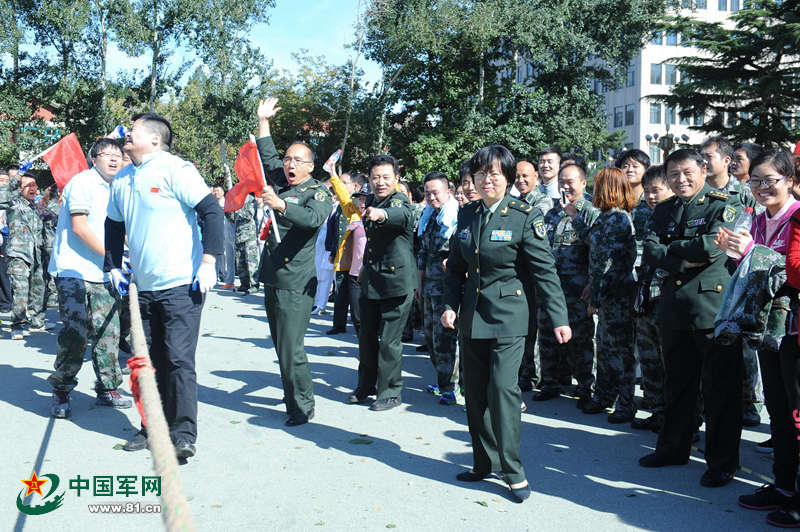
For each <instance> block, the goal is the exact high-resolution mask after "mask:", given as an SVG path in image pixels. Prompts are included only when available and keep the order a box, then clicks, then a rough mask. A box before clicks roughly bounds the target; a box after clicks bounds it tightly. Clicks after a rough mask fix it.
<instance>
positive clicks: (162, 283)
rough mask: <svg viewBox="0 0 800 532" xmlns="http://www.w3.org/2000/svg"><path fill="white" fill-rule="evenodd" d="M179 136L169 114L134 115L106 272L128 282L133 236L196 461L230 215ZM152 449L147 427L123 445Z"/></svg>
mask: <svg viewBox="0 0 800 532" xmlns="http://www.w3.org/2000/svg"><path fill="white" fill-rule="evenodd" d="M171 139H172V128H171V126H170V124H169V122H168V121H167V120H166V119H165V118H163V117H161V116H159V115H157V114H155V113H144V114H141V115H136V116H134V117H133V125H132V127H131V129H130V131H129V132H128V133H127V134H126V135H125V145H124V150H125V152H126V153H127V154H128V155H129V156H130V158H131V164H130V165H129V166H126V167H125V168H124V169H123V170H122V171H121V172H120V173H119V174H117V177H116V178H115V179H114V181H113V182H112V183H111V197H110V199H109V202H108V213H107V214H108V218H107V220H106V262H105V269H106V270H107V271H110V272H111V276H112V283H113V284H114V286H115V287H122V286H124V283H125V279H124V274H123V272H122V271H121V269H120V268H121V265H122V247H123V241H124V238H125V235H127V237H128V250H129V253H130V262H131V269H132V270H133V280H134V281H135V283H136V287H137V289H138V291H139V304H140V307H141V313H142V325H143V326H144V333H145V336H146V338H147V341H148V345H149V348H150V359H151V361H152V363H153V367H154V368H155V370H156V381H157V383H158V390H159V393H160V395H161V402H162V406H163V409H164V416H165V418H166V421H167V425H168V426H169V431H170V437H171V438H172V442H173V443H174V445H175V452H176V454H177V456H178V458H188V457H191V456H194V454H195V443H196V441H197V374H196V371H195V350H196V348H197V338H198V335H199V332H200V315H201V312H202V310H203V303H204V301H205V292H207V291H208V290H209V289H210V288H211V287H213V286H214V284H215V282H216V278H217V274H216V264H215V263H216V256H217V255H219V254H221V253H222V243H223V229H222V219H223V214H222V208H220V206H219V202H218V201H217V199H216V198H215V197H214V196H213V195H212V194H211V193H209V191H208V185H207V184H206V183H205V181H203V178H202V177H200V174H199V173H198V171H197V168H195V166H194V165H193V164H192V163H190V162H187V161H184V160H183V159H181V158H180V157H177V156H175V155H172V154H171V153H170V152H169V148H170V143H171ZM201 235H202V237H201ZM146 446H147V435H146V432H145V428H144V427H142V430H141V431H140V432H139V433H138V434H137V435H136V436H134V438H132V439H131V440H130V441H128V442H127V443H126V444H125V445H124V446H123V448H124V449H125V450H127V451H138V450H141V449H144V448H145V447H146Z"/></svg>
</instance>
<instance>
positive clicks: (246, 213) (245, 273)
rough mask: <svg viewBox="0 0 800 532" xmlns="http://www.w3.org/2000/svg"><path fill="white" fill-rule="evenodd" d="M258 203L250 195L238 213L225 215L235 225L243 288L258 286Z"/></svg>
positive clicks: (237, 261)
mask: <svg viewBox="0 0 800 532" xmlns="http://www.w3.org/2000/svg"><path fill="white" fill-rule="evenodd" d="M255 205H256V202H255V200H254V199H253V196H250V195H248V196H247V200H245V202H244V205H243V206H242V208H241V209H239V210H238V211H235V212H232V213H226V214H225V215H226V216H227V217H228V219H229V220H230V221H231V223H232V224H233V225H234V228H235V232H236V236H235V240H234V242H235V243H236V250H235V251H234V256H235V257H236V259H235V261H236V271H237V272H238V274H239V282H240V283H241V286H243V287H248V288H249V287H250V283H251V282H253V284H257V280H256V275H255V274H256V270H257V268H258V243H257V242H256V239H257V238H258V235H257V234H256V206H255Z"/></svg>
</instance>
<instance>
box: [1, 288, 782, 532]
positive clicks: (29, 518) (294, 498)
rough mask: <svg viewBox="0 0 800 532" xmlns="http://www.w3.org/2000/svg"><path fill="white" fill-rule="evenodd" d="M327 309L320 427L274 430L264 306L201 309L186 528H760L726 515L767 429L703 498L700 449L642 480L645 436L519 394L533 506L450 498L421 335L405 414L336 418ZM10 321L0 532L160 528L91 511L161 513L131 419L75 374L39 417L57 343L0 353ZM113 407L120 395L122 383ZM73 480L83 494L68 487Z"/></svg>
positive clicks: (450, 438)
mask: <svg viewBox="0 0 800 532" xmlns="http://www.w3.org/2000/svg"><path fill="white" fill-rule="evenodd" d="M331 309H332V305H328V313H327V314H326V315H323V316H319V317H317V316H314V317H313V318H312V320H311V325H310V327H309V330H308V334H307V335H306V349H307V352H308V355H309V360H310V363H311V369H312V372H313V376H314V382H315V393H316V417H315V418H314V419H313V420H312V421H311V422H310V423H308V424H306V425H302V426H299V427H286V426H284V421H285V419H286V415H285V411H284V408H283V404H282V402H281V398H282V396H283V394H282V389H281V381H280V375H279V371H278V364H277V359H276V355H275V351H274V349H273V345H272V341H271V340H270V338H269V332H268V328H267V321H266V316H265V312H264V308H263V301H262V295H261V294H260V293H259V294H255V293H254V294H250V295H247V296H243V295H240V294H236V293H234V292H231V291H226V292H219V291H213V292H211V293H210V294H209V295H208V298H207V301H206V304H205V308H204V311H203V321H202V328H201V336H200V341H199V345H198V349H197V368H198V385H199V439H198V443H197V451H198V452H197V455H196V456H195V457H194V458H191V459H189V460H188V462H186V463H185V464H183V465H181V466H180V474H181V477H182V479H183V484H184V491H185V496H186V498H187V499H188V500H189V504H190V505H191V511H192V516H193V519H194V523H195V525H196V527H197V529H198V530H208V531H214V532H220V531H228V530H304V531H305V530H311V531H315V530H320V531H324V530H337V531H338V530H342V531H344V530H346V531H358V530H372V531H374V530H384V529H393V528H395V529H398V530H415V531H416V530H419V531H423V530H450V531H453V530H457V531H469V530H507V531H517V530H537V531H539V530H558V531H561V530H566V531H572V530H592V531H602V530H686V531H688V530H703V531H712V530H726V531H731V530H748V531H750V530H774V528H772V527H770V526H769V525H767V524H766V523H765V521H764V518H765V514H764V513H761V512H754V511H752V510H746V509H744V508H741V507H739V506H738V505H737V496H738V495H741V494H744V493H749V492H752V491H753V490H754V489H755V488H756V487H758V486H759V485H761V484H762V483H764V481H765V479H768V478H769V476H771V471H772V463H771V457H770V456H769V455H763V454H760V453H758V452H756V451H755V449H754V447H755V444H756V443H757V442H759V441H762V440H764V439H766V438H767V437H768V433H769V427H768V425H767V424H766V421H767V420H766V417H764V419H763V420H762V421H764V422H763V423H762V425H761V426H760V427H757V428H756V429H755V430H745V431H744V434H743V438H742V445H741V457H742V458H741V460H742V464H743V466H744V468H743V470H742V471H740V472H739V474H738V475H737V477H736V479H735V481H734V482H731V483H730V484H729V485H728V486H725V487H722V488H705V487H702V486H700V483H699V479H700V476H701V475H702V473H703V472H704V471H705V466H704V462H703V460H702V454H701V453H700V452H698V451H695V452H693V453H692V460H691V462H690V463H689V464H688V465H686V466H680V467H666V468H662V469H656V470H653V469H643V468H641V467H639V466H638V464H637V459H638V458H639V457H640V456H643V455H645V454H647V453H649V452H651V451H652V449H653V448H654V445H655V441H656V435H655V434H653V433H651V432H647V431H635V430H632V429H631V428H630V427H629V425H621V426H620V425H610V424H608V423H607V422H606V419H605V416H604V415H594V416H589V415H586V414H583V413H581V412H580V411H578V410H577V409H576V408H575V400H574V399H572V398H569V397H566V396H562V397H561V398H558V399H554V400H551V401H548V402H544V403H535V402H533V401H531V400H530V394H527V393H526V394H524V398H525V399H526V402H527V405H528V411H527V412H526V413H525V414H523V415H522V457H523V463H524V464H525V467H526V472H527V475H528V479H529V481H530V483H531V485H532V487H533V495H532V496H531V498H530V499H528V500H527V501H526V502H525V503H523V504H516V503H514V502H512V500H511V499H510V497H509V492H508V488H507V487H506V486H505V484H504V483H503V482H502V481H501V480H500V479H491V480H486V481H483V482H478V483H475V484H465V483H461V482H459V481H457V480H456V478H455V476H456V474H457V473H458V472H460V471H462V470H463V469H464V468H467V467H469V466H470V465H471V461H472V454H471V448H470V444H469V434H468V432H467V426H466V414H465V412H464V409H463V407H462V406H460V405H452V406H444V405H440V404H439V403H438V399H437V398H435V397H434V396H432V395H431V394H429V393H427V392H426V391H425V387H426V385H427V384H430V383H432V382H435V373H434V370H433V367H432V365H431V362H430V360H429V357H428V355H427V354H426V353H418V352H416V350H415V347H416V345H418V343H419V342H421V341H422V340H421V338H420V337H419V335H417V336H416V338H415V340H416V341H415V342H414V343H411V344H405V348H404V360H403V370H404V371H403V374H404V382H405V390H404V392H403V397H402V398H403V405H402V406H401V407H399V408H396V409H394V410H390V411H387V412H372V411H370V410H369V409H368V408H367V406H365V405H348V404H345V400H346V398H347V395H348V394H349V393H350V391H351V390H352V388H353V387H354V386H355V383H356V373H357V343H356V338H355V335H354V333H353V330H352V327H351V326H349V325H348V332H347V333H346V334H343V335H338V336H333V337H331V336H327V335H325V331H326V330H327V329H328V328H330V326H331ZM8 317H9V316H8V315H7V314H5V315H0V319H2V320H3V330H2V332H1V333H0V379H2V385H1V386H0V420H2V429H0V434H2V436H1V437H0V445H2V455H3V457H4V459H3V461H2V464H3V465H2V467H1V468H0V471H2V475H0V476H1V477H2V478H1V479H0V528H2V529H3V530H32V531H34V530H42V531H48V532H52V531H59V530H69V529H77V530H87V531H93V530H125V529H132V528H133V527H136V528H138V529H141V530H157V529H158V528H159V527H161V526H162V525H161V523H162V520H161V517H160V516H159V515H158V514H145V513H116V514H108V513H106V514H97V513H92V511H91V508H90V505H93V504H98V503H100V504H108V503H120V504H123V505H124V504H128V503H130V504H129V505H128V507H127V509H132V510H136V509H137V507H136V504H137V503H138V505H139V506H138V509H140V510H141V509H143V508H144V506H145V505H150V504H158V503H159V499H158V497H156V496H155V495H153V494H152V493H147V494H146V495H142V493H141V489H140V488H141V486H140V484H141V481H142V477H143V476H152V475H153V474H154V473H153V470H152V461H151V457H150V453H149V451H146V450H145V451H140V452H133V453H131V452H125V451H123V450H121V449H120V444H122V443H124V441H125V440H126V439H128V438H129V437H131V436H132V435H133V434H134V433H135V432H136V430H137V429H138V427H139V414H138V412H137V410H136V409H135V408H131V409H127V410H116V409H112V408H107V407H100V406H95V405H94V400H95V397H94V392H93V383H94V373H93V369H92V366H91V363H90V362H88V363H86V364H84V366H83V368H82V370H81V372H80V374H79V376H78V379H79V384H78V387H77V388H76V389H75V390H74V391H73V392H72V394H71V397H72V417H71V418H70V419H66V420H64V419H58V420H55V419H52V418H51V417H50V415H49V409H50V403H51V401H50V394H51V390H50V386H49V385H48V383H47V382H46V378H47V376H48V375H49V374H50V372H51V371H52V367H53V362H54V360H55V342H56V334H57V332H58V328H56V329H54V330H51V331H48V332H43V333H36V334H32V335H30V336H27V337H26V338H25V339H24V340H22V341H19V340H17V341H14V340H11V339H10V334H9V330H8V329H7V325H8ZM57 318H58V317H57V312H56V310H55V309H50V310H48V320H49V321H50V322H51V323H55V322H56V321H57ZM88 359H89V358H88V353H87V360H88ZM120 392H121V393H122V394H123V395H125V396H130V385H129V383H128V381H127V378H126V382H125V383H124V384H123V386H122V387H121V388H120ZM639 415H640V416H646V415H647V413H646V412H640V413H639ZM764 416H766V414H764ZM702 444H703V440H702V439H701V440H700V442H698V446H699V447H700V448H701V447H702ZM33 470H35V471H36V472H37V474H38V475H39V477H42V478H48V479H50V480H49V481H50V482H52V479H53V477H52V476H51V477H43V475H46V474H50V475H56V476H57V477H58V478H59V479H60V485H59V487H58V489H57V490H54V493H53V494H51V495H50V496H48V484H47V483H45V484H44V485H43V486H42V490H43V495H44V496H45V498H44V499H43V498H41V497H39V496H38V495H37V494H34V495H31V497H30V498H23V496H24V495H25V490H26V486H25V485H23V484H22V483H21V480H27V479H29V478H30V477H31V472H32V471H33ZM107 476H112V477H114V479H113V481H114V486H113V493H112V494H111V495H106V496H103V495H101V493H102V488H103V478H102V477H107ZM120 476H124V477H127V478H128V480H130V477H134V480H135V482H136V488H137V491H135V492H134V493H133V494H128V495H125V494H124V490H123V493H122V494H120V493H119V488H120V484H119V483H120V480H119V478H118V477H120ZM78 477H80V479H79V478H78ZM98 478H99V480H98ZM81 479H84V480H86V481H87V485H88V486H90V489H88V490H84V491H79V490H76V489H74V488H73V486H74V487H80V485H81V484H80V482H79V481H80V480H81ZM123 482H124V480H123ZM50 486H52V484H50ZM95 488H97V489H98V490H99V491H98V493H97V494H96V495H95V493H94V492H93V490H94V489H95ZM20 490H23V491H22V492H20ZM62 492H63V494H64V497H63V500H62V504H61V506H60V507H59V508H56V509H55V510H53V511H51V512H49V513H46V514H42V515H28V514H25V513H22V512H20V511H19V510H18V509H17V502H16V501H17V498H18V496H19V498H20V500H21V501H22V502H23V504H28V505H29V506H31V505H32V506H35V505H40V504H44V503H46V502H48V501H50V500H52V498H53V497H54V496H56V495H58V494H59V493H62ZM20 493H21V495H20ZM78 493H80V495H78Z"/></svg>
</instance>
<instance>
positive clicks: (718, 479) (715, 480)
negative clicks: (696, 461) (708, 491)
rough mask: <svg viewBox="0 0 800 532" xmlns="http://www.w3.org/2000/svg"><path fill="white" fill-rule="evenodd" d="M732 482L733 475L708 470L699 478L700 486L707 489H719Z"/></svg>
mask: <svg viewBox="0 0 800 532" xmlns="http://www.w3.org/2000/svg"><path fill="white" fill-rule="evenodd" d="M731 480H733V473H729V472H727V471H717V470H713V469H709V470H708V471H706V472H705V473H703V476H702V477H700V484H702V485H703V486H705V487H707V488H719V487H721V486H724V485H725V484H727V483H728V482H730V481H731Z"/></svg>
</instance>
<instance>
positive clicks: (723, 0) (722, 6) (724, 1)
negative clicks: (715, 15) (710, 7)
mask: <svg viewBox="0 0 800 532" xmlns="http://www.w3.org/2000/svg"><path fill="white" fill-rule="evenodd" d="M717 9H719V10H720V11H727V10H728V0H719V4H717Z"/></svg>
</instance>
